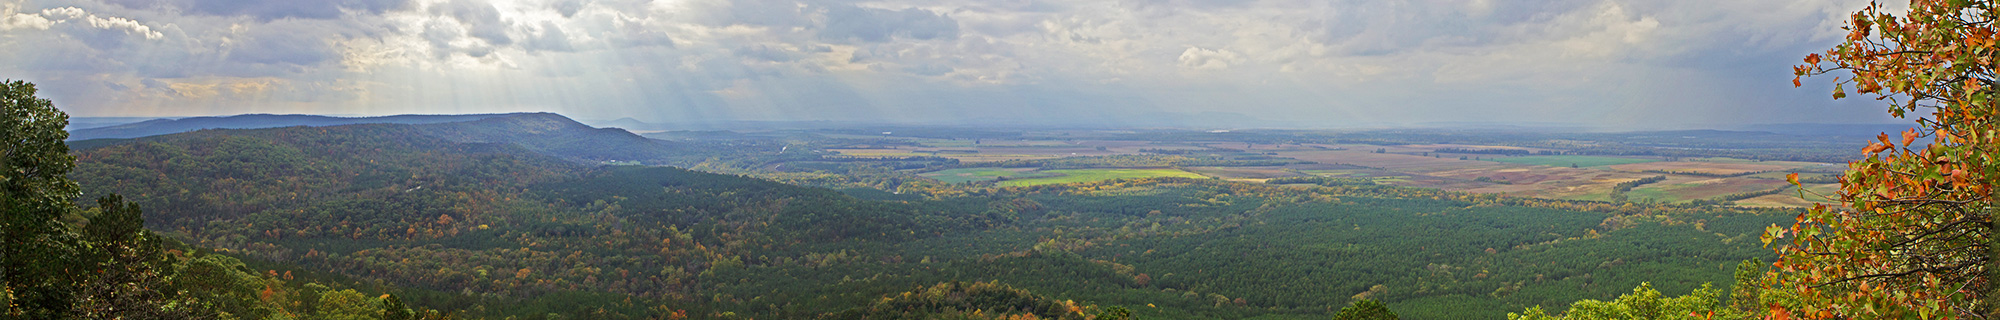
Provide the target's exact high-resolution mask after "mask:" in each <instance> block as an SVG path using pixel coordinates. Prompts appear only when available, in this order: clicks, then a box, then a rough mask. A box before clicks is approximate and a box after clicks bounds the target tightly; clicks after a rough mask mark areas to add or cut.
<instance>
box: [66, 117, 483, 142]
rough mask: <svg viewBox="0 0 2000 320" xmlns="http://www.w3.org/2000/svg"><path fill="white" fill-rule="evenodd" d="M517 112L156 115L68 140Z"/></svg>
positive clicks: (425, 121)
mask: <svg viewBox="0 0 2000 320" xmlns="http://www.w3.org/2000/svg"><path fill="white" fill-rule="evenodd" d="M518 114H520V113H494V114H455V115H429V114H406V115H393V116H381V117H333V116H320V115H306V114H242V115H233V116H223V117H193V118H181V119H155V120H148V121H141V122H137V123H128V124H121V125H115V126H108V127H97V128H88V129H79V130H73V131H70V133H69V140H70V141H78V140H90V139H123V138H138V137H147V136H157V135H163V134H174V133H182V132H188V131H195V130H201V129H260V128H279V127H292V126H309V127H324V126H338V125H349V124H364V123H388V124H433V123H448V122H463V121H475V120H481V119H486V118H492V117H500V116H508V115H518Z"/></svg>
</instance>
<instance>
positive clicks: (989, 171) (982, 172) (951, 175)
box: [923, 167, 1053, 183]
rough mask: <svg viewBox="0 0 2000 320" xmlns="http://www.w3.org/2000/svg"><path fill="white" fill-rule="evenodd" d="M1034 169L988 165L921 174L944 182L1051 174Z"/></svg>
mask: <svg viewBox="0 0 2000 320" xmlns="http://www.w3.org/2000/svg"><path fill="white" fill-rule="evenodd" d="M1034 170H1035V169H1034V168H990V167H982V168H959V169H951V170H940V171H936V172H930V173H925V174H923V176H924V177H926V178H931V179H937V180H938V181H944V182H945V183H965V182H972V181H992V180H995V179H998V178H1002V177H1005V178H1009V179H1017V178H1040V177H1049V176H1053V175H1050V174H1046V173H1041V172H1035V171H1034Z"/></svg>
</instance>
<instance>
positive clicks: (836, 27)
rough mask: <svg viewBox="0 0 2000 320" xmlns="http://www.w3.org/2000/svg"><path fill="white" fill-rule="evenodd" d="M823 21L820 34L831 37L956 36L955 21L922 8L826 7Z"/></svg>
mask: <svg viewBox="0 0 2000 320" xmlns="http://www.w3.org/2000/svg"><path fill="white" fill-rule="evenodd" d="M825 10H826V12H825V15H826V25H825V26H823V27H821V28H820V30H819V37H820V38H821V39H826V40H830V41H836V42H842V41H863V42H885V41H890V40H893V39H894V38H907V39H916V40H932V39H942V40H950V39H956V38H958V21H957V20H952V19H951V17H947V16H944V15H941V14H936V13H932V12H930V11H928V10H923V9H915V8H910V9H903V10H888V9H876V8H863V7H855V6H831V7H828V8H826V9H825Z"/></svg>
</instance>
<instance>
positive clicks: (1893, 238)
mask: <svg viewBox="0 0 2000 320" xmlns="http://www.w3.org/2000/svg"><path fill="white" fill-rule="evenodd" d="M1909 6H1910V8H1909V10H1908V12H1907V13H1904V14H1902V15H1901V16H1898V15H1893V14H1890V13H1887V12H1885V11H1887V10H1885V9H1884V8H1883V7H1882V4H1879V3H1876V4H1870V5H1869V6H1867V7H1866V8H1864V9H1862V10H1860V11H1858V12H1855V13H1854V14H1853V15H1852V17H1851V20H1850V21H1849V22H1848V23H1849V24H1848V26H1847V27H1846V28H1845V29H1846V30H1847V31H1848V34H1847V37H1846V38H1845V39H1844V41H1843V42H1842V43H1840V44H1839V45H1837V46H1835V47H1834V48H1832V49H1830V50H1827V51H1826V52H1825V53H1824V54H1811V55H1807V56H1806V57H1805V64H1803V65H1800V66H1797V67H1795V68H1794V73H1795V74H1796V75H1797V76H1799V77H1813V76H1830V77H1833V82H1834V89H1833V97H1834V98H1835V99H1842V98H1846V97H1847V96H1848V91H1849V90H1852V91H1853V92H1856V93H1860V94H1865V95H1871V96H1873V97H1874V98H1875V99H1876V100H1880V101H1885V102H1886V103H1887V105H1888V112H1889V114H1890V115H1893V116H1896V117H1899V118H1901V117H1908V116H1912V115H1914V117H1915V122H1916V123H1917V129H1912V130H1906V131H1903V132H1902V133H1901V134H1900V135H1899V136H1898V137H1891V136H1890V135H1888V134H1886V133H1885V134H1882V135H1879V136H1877V137H1876V141H1874V142H1871V143H1870V144H1869V146H1868V147H1867V148H1865V149H1863V150H1862V153H1863V155H1864V156H1866V157H1867V158H1866V159H1864V160H1859V161H1854V162H1851V163H1849V171H1848V173H1847V174H1846V176H1845V177H1843V178H1841V179H1839V180H1840V185H1841V189H1840V192H1839V193H1838V197H1839V199H1840V201H1841V203H1842V204H1843V205H1844V206H1839V207H1836V206H1824V205H1822V206H1815V207H1814V208H1812V209H1811V210H1810V211H1809V212H1808V213H1805V214H1801V215H1799V216H1798V219H1797V223H1795V224H1793V225H1792V226H1790V227H1780V226H1772V227H1771V228H1769V229H1768V230H1766V232H1765V234H1764V236H1763V240H1764V241H1765V242H1766V243H1767V244H1774V246H1773V248H1774V249H1775V250H1776V251H1778V253H1779V255H1780V258H1779V260H1778V261H1776V262H1775V263H1773V264H1772V269H1771V271H1769V273H1768V274H1767V276H1766V277H1765V279H1766V280H1765V281H1764V288H1763V291H1764V294H1763V295H1764V296H1765V298H1766V302H1767V303H1769V305H1768V306H1769V314H1768V315H1767V316H1768V317H1769V318H1773V319H1786V318H1808V319H1878V318H1932V319H1949V318H1962V319H1981V318H1984V319H1994V318H1996V317H1995V312H1994V306H1993V305H1992V304H1991V302H1982V301H1987V300H1991V297H1992V296H1993V290H1994V287H1993V284H1992V283H1991V282H1990V279H1992V272H1995V270H1993V269H1994V268H1993V265H1994V263H1995V260H1993V257H1994V256H1995V254H1994V251H1993V250H1996V248H1995V246H1994V244H1993V231H1992V230H1993V229H1994V223H1995V222H1994V219H1993V214H1994V211H1995V209H1994V201H1993V197H1992V191H1993V189H1994V184H1995V182H1996V180H1995V177H2000V172H1996V170H2000V159H1996V156H2000V150H1995V149H1994V147H1995V145H2000V131H1996V128H1995V126H1994V120H1995V119H1994V117H1995V116H1996V114H1995V112H1996V111H2000V110H1997V109H1996V108H1995V102H1994V99H1995V98H1996V97H1995V96H1994V93H1995V92H1994V90H1993V88H1994V86H1995V84H1994V80H1995V78H1994V73H1993V70H1994V69H1993V68H1994V62H1995V61H1994V60H1996V59H1995V56H1996V50H2000V47H1996V46H1995V43H1996V42H2000V37H1996V33H2000V32H1996V28H2000V26H1996V25H1995V24H1994V20H1995V19H1996V17H2000V12H1997V11H1995V6H1996V4H1995V3H1994V2H1993V1H1986V0H1912V1H1910V2H1909ZM1793 84H1794V85H1801V84H1802V83H1801V82H1800V81H1799V79H1798V78H1794V79H1793ZM1790 180H1792V182H1793V183H1794V184H1797V183H1798V182H1797V175H1796V174H1794V175H1792V176H1791V177H1790Z"/></svg>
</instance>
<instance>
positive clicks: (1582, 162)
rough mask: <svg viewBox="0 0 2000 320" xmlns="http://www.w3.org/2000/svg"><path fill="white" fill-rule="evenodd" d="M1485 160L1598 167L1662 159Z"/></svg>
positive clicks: (1540, 158)
mask: <svg viewBox="0 0 2000 320" xmlns="http://www.w3.org/2000/svg"><path fill="white" fill-rule="evenodd" d="M1485 160H1487V161H1494V162H1504V163H1513V164H1528V165H1538V166H1551V167H1568V166H1571V165H1575V166H1577V167H1598V166H1609V165H1621V164H1634V163H1647V162H1656V161H1660V160H1655V159H1639V158H1620V157H1600V156H1527V157H1498V158H1491V159H1485Z"/></svg>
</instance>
